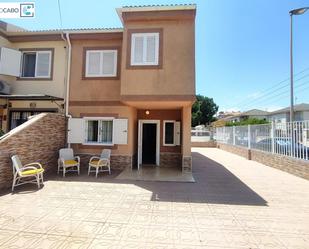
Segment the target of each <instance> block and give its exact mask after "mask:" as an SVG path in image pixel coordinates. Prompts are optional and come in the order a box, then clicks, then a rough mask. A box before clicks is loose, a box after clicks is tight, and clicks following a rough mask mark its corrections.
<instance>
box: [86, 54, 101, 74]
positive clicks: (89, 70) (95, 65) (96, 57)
mask: <svg viewBox="0 0 309 249" xmlns="http://www.w3.org/2000/svg"><path fill="white" fill-rule="evenodd" d="M100 68H101V52H100V51H87V59H86V76H99V75H100V74H101V69H100Z"/></svg>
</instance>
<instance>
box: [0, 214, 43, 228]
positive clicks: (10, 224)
mask: <svg viewBox="0 0 309 249" xmlns="http://www.w3.org/2000/svg"><path fill="white" fill-rule="evenodd" d="M38 219H39V218H36V217H32V216H20V217H17V218H13V219H9V220H8V221H7V222H5V223H3V224H2V227H3V228H5V229H7V230H14V231H25V230H26V229H27V228H28V227H29V226H30V225H31V224H33V223H35V222H36V221H37V220H38ZM0 227H1V226H0Z"/></svg>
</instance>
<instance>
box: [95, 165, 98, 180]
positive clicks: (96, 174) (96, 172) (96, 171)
mask: <svg viewBox="0 0 309 249" xmlns="http://www.w3.org/2000/svg"><path fill="white" fill-rule="evenodd" d="M98 173H99V167H96V170H95V177H96V178H98Z"/></svg>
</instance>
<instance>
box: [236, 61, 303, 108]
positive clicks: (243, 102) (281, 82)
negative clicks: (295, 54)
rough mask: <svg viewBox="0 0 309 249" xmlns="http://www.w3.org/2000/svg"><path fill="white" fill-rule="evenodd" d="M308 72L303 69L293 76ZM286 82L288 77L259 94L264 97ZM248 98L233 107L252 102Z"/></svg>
mask: <svg viewBox="0 0 309 249" xmlns="http://www.w3.org/2000/svg"><path fill="white" fill-rule="evenodd" d="M308 70H309V67H308V68H305V69H303V70H302V71H300V72H298V73H296V74H294V77H295V76H298V75H300V74H302V73H304V72H306V71H308ZM307 76H308V75H307ZM288 80H290V77H289V78H286V79H285V80H282V81H280V82H278V83H276V84H275V85H273V86H272V87H270V88H267V89H265V90H262V91H261V92H260V94H262V93H264V94H262V96H263V95H265V93H267V92H268V91H270V90H272V89H273V88H275V87H277V86H280V85H281V84H283V83H285V82H286V81H288ZM248 98H250V97H247V98H246V99H244V100H242V101H240V102H238V103H237V104H236V105H234V106H236V107H237V106H240V105H243V104H246V103H247V102H249V101H252V100H250V99H248Z"/></svg>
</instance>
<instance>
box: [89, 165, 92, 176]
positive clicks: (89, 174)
mask: <svg viewBox="0 0 309 249" xmlns="http://www.w3.org/2000/svg"><path fill="white" fill-rule="evenodd" d="M90 168H91V167H90V165H88V176H89V175H90Z"/></svg>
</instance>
